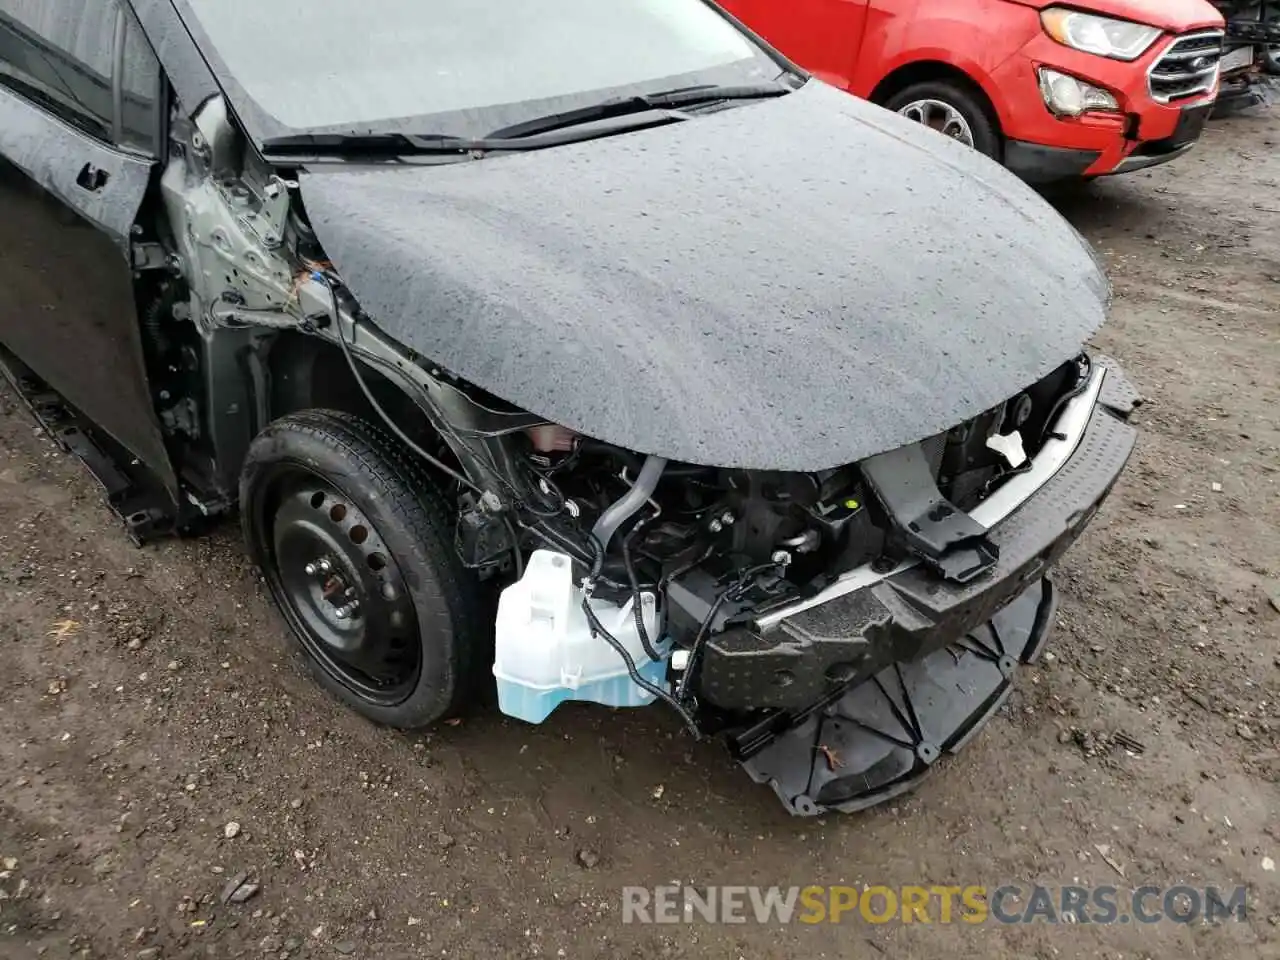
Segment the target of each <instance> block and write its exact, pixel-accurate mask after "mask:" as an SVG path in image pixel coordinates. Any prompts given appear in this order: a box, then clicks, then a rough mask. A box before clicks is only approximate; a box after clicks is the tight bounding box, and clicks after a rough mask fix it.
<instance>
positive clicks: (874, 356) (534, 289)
mask: <svg viewBox="0 0 1280 960" xmlns="http://www.w3.org/2000/svg"><path fill="white" fill-rule="evenodd" d="M300 184H301V193H302V198H303V202H304V203H305V205H306V208H307V212H308V216H309V217H310V219H311V221H312V225H313V227H314V229H315V231H316V233H317V235H318V237H319V239H320V241H321V243H322V244H323V245H324V248H325V252H326V255H327V256H328V257H329V259H330V260H331V261H332V262H333V263H334V265H335V267H336V268H337V270H338V272H339V274H340V275H341V276H342V278H343V281H344V283H345V284H346V285H347V286H348V287H349V289H350V290H351V291H352V293H353V294H354V295H355V296H356V297H357V298H358V299H359V301H360V303H361V306H362V307H363V309H364V310H365V311H367V312H368V313H370V314H371V315H372V316H373V318H374V319H375V320H376V322H377V323H378V325H379V326H380V327H381V328H382V329H383V330H385V331H386V332H387V333H389V334H391V335H392V336H393V337H395V338H397V339H399V340H400V341H401V342H402V343H404V344H405V345H406V346H407V347H410V348H412V349H413V350H415V351H418V352H419V353H421V354H422V355H424V356H426V357H427V358H429V359H430V360H431V361H432V362H434V363H437V364H440V365H441V366H443V367H446V368H448V369H449V370H450V371H451V372H452V373H454V374H456V375H458V376H460V377H463V378H465V379H467V380H469V381H471V382H472V383H475V384H476V385H477V386H479V387H482V388H483V389H485V390H487V391H489V392H490V393H492V394H495V395H496V396H498V397H501V398H502V399H504V400H506V401H508V402H509V403H512V404H514V405H516V406H519V407H521V408H523V409H526V410H528V411H530V412H532V413H535V414H537V415H539V416H542V417H545V418H547V419H548V420H551V421H554V422H557V423H561V424H564V425H565V426H568V427H570V428H572V429H574V430H576V431H579V432H580V433H582V434H585V435H588V436H592V437H594V438H596V439H599V440H604V441H607V442H609V443H613V444H616V445H618V446H622V447H626V448H629V449H631V450H634V451H637V452H640V453H645V454H657V455H661V456H665V457H668V458H671V459H674V460H682V461H687V462H690V463H696V464H706V465H712V466H724V467H742V468H750V469H762V470H819V469H826V468H829V467H834V466H838V465H841V464H845V463H851V462H854V461H857V460H861V459H863V458H865V457H867V456H870V455H873V454H876V453H881V452H884V451H887V450H892V449H896V448H897V447H900V446H903V445H905V444H908V443H912V442H914V441H917V440H920V439H923V438H924V437H927V436H931V435H933V434H936V433H939V432H941V431H943V430H946V429H949V428H950V427H952V426H955V425H956V424H958V423H960V422H962V421H964V420H966V419H968V418H970V417H973V416H976V415H977V414H979V413H981V412H983V411H984V410H988V409H990V408H991V407H993V406H995V405H997V404H999V403H1001V402H1003V401H1004V400H1006V399H1008V398H1009V397H1011V396H1013V395H1015V394H1016V393H1018V392H1019V391H1020V390H1022V389H1024V388H1025V387H1028V386H1030V385H1031V384H1032V383H1034V382H1035V381H1037V380H1038V379H1039V378H1041V377H1043V376H1045V375H1047V374H1048V373H1049V372H1050V371H1052V370H1053V369H1054V368H1055V367H1057V366H1058V365H1060V364H1061V363H1063V362H1064V361H1065V360H1067V359H1069V358H1070V357H1072V356H1073V355H1075V354H1076V353H1078V352H1079V351H1080V350H1081V348H1082V345H1083V344H1084V342H1085V340H1086V339H1087V338H1088V337H1089V336H1090V335H1091V334H1092V333H1093V332H1094V331H1095V330H1096V329H1097V328H1098V327H1099V326H1100V325H1101V323H1102V321H1103V315H1104V311H1105V308H1106V303H1107V300H1108V297H1109V287H1108V285H1107V282H1106V280H1105V278H1104V276H1103V275H1102V273H1101V272H1100V270H1099V267H1098V264H1097V261H1096V259H1095V257H1094V255H1093V253H1092V250H1091V248H1089V246H1088V244H1087V243H1086V242H1085V241H1084V239H1083V238H1082V237H1081V236H1080V235H1079V234H1078V233H1077V232H1076V231H1075V230H1074V229H1073V228H1072V227H1071V226H1069V225H1068V224H1067V223H1066V221H1064V220H1063V219H1062V218H1061V217H1060V216H1059V215H1058V214H1057V213H1056V212H1055V211H1054V210H1053V209H1052V208H1051V207H1049V206H1048V205H1047V204H1046V203H1045V202H1044V201H1043V200H1042V199H1041V198H1040V197H1039V196H1037V195H1036V194H1035V193H1033V192H1032V191H1031V190H1030V189H1029V188H1027V187H1026V186H1025V185H1023V184H1022V183H1021V181H1019V180H1017V179H1016V178H1014V177H1013V176H1012V175H1010V174H1008V173H1007V172H1006V171H1005V170H1003V169H1002V168H1001V167H999V166H998V165H996V164H995V163H992V162H991V161H989V160H987V159H986V158H985V157H982V156H980V155H979V154H977V153H976V152H974V151H972V150H969V149H967V148H965V147H962V146H960V145H959V144H957V143H955V142H954V141H951V140H949V139H946V138H944V137H942V136H940V135H938V134H937V133H936V132H933V131H931V130H928V129H925V128H923V127H920V126H918V125H916V124H914V123H911V122H909V121H907V120H904V119H902V118H900V117H898V116H897V115H895V114H891V113H889V112H887V111H884V110H881V109H880V108H878V107H873V106H871V105H869V104H867V103H865V102H863V101H860V100H857V99H855V98H854V97H851V96H848V95H847V94H844V93H841V92H839V91H837V90H835V89H834V88H830V87H826V86H824V85H822V84H820V83H818V82H817V81H810V82H809V83H808V84H806V86H805V87H804V88H803V89H801V90H800V91H798V92H796V93H794V94H791V95H788V96H785V97H782V98H779V99H775V100H769V101H763V102H758V103H751V104H747V105H743V106H738V107H735V108H734V109H729V110H724V111H722V112H720V113H716V114H713V115H710V116H703V117H700V118H696V119H693V120H689V121H687V122H683V123H675V124H671V125H668V126H663V127H658V128H651V129H648V130H643V131H637V132H632V133H626V134H619V135H616V136H611V137H608V138H605V139H599V140H593V141H587V142H582V143H576V144H572V145H568V146H561V147H556V148H552V149H547V150H542V151H535V152H529V153H522V154H513V155H506V156H501V157H491V158H489V159H485V160H481V161H476V162H463V163H458V164H453V165H447V166H443V167H442V166H410V165H405V166H398V167H394V168H390V167H379V168H370V167H361V168H358V169H350V168H345V169H340V170H338V171H336V172H330V171H323V172H305V173H303V175H302V176H301V179H300Z"/></svg>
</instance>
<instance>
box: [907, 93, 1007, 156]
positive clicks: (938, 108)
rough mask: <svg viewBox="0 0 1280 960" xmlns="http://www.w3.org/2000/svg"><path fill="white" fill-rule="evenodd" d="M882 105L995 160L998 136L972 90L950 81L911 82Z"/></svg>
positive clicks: (998, 147)
mask: <svg viewBox="0 0 1280 960" xmlns="http://www.w3.org/2000/svg"><path fill="white" fill-rule="evenodd" d="M884 106H885V108H886V109H888V110H892V111H894V112H895V113H899V114H901V115H902V116H904V117H906V118H907V119H909V120H914V121H916V122H917V123H919V124H922V125H924V126H926V127H930V128H931V129H934V130H937V131H938V132H939V133H941V134H942V135H943V136H947V137H950V138H951V139H952V140H955V141H956V142H958V143H963V144H964V145H965V146H966V147H973V149H975V150H977V151H978V152H979V153H984V154H986V155H987V156H988V157H992V158H994V159H996V160H998V159H1000V135H999V133H998V132H997V131H996V125H995V123H994V122H993V121H992V119H991V117H990V116H989V115H988V113H987V111H986V109H985V108H984V107H983V105H982V103H981V102H979V100H978V98H977V97H976V96H975V95H974V94H973V92H972V91H970V90H968V89H966V88H965V87H964V86H962V85H961V84H958V83H953V82H951V81H949V80H929V81H926V82H924V83H913V84H912V85H911V86H909V87H907V88H906V89H904V90H899V91H898V92H897V93H895V94H894V95H893V96H891V97H889V98H888V99H887V100H886V101H885V102H884Z"/></svg>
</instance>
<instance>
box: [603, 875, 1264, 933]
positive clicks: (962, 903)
mask: <svg viewBox="0 0 1280 960" xmlns="http://www.w3.org/2000/svg"><path fill="white" fill-rule="evenodd" d="M1246 917H1247V891H1246V889H1245V888H1244V887H1234V888H1231V889H1226V890H1222V889H1219V888H1217V887H1191V886H1185V885H1177V886H1170V887H1158V886H1141V887H1136V888H1133V889H1130V890H1122V889H1120V888H1119V887H1113V886H1097V887H1083V886H1059V887H1049V886H1040V885H1029V884H1027V885H1019V884H1004V885H1002V886H998V887H987V886H980V885H972V886H951V885H929V886H900V887H887V886H869V887H852V886H807V887H778V886H774V887H759V886H711V887H692V886H674V885H672V886H659V887H624V888H623V889H622V922H623V923H640V924H646V923H664V924H676V923H759V924H770V923H773V924H789V923H806V924H819V923H845V922H861V923H874V924H883V923H940V924H949V923H964V924H982V923H993V922H994V923H1006V924H1015V923H1095V924H1112V923H1148V924H1149V923H1191V922H1194V921H1201V920H1203V921H1208V922H1217V921H1224V920H1237V921H1242V920H1245V919H1246Z"/></svg>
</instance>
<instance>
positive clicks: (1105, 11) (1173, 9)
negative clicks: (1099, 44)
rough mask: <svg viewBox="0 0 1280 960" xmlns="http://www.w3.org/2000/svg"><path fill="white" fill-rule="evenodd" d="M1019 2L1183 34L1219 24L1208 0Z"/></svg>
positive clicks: (1026, 0)
mask: <svg viewBox="0 0 1280 960" xmlns="http://www.w3.org/2000/svg"><path fill="white" fill-rule="evenodd" d="M1018 2H1019V3H1021V4H1023V5H1025V6H1028V7H1034V8H1035V9H1036V10H1044V9H1046V8H1048V7H1062V6H1066V7H1074V8H1075V9H1077V10H1083V11H1084V12H1085V13H1097V14H1101V15H1102V16H1105V17H1118V18H1119V19H1121V20H1132V21H1133V22H1134V23H1145V24H1149V25H1150V26H1153V27H1159V28H1160V29H1162V30H1170V31H1172V32H1174V33H1182V32H1184V31H1186V30H1195V29H1199V28H1201V27H1220V26H1222V14H1220V13H1219V12H1218V11H1217V9H1216V8H1215V7H1214V6H1213V4H1211V3H1209V2H1208V0H1089V2H1088V3H1078V2H1077V3H1070V2H1064V0H1018Z"/></svg>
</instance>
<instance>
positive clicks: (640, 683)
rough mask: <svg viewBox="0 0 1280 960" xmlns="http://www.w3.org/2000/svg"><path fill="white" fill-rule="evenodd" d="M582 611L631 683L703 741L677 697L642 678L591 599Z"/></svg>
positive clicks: (690, 716)
mask: <svg viewBox="0 0 1280 960" xmlns="http://www.w3.org/2000/svg"><path fill="white" fill-rule="evenodd" d="M582 611H583V613H585V614H586V615H587V622H588V623H590V624H591V629H592V631H593V632H595V633H597V634H599V635H600V636H602V637H604V639H605V642H607V643H608V644H609V646H611V647H613V649H614V650H615V651H617V653H618V656H620V657H622V662H623V663H624V664H626V667H627V673H628V674H630V676H631V682H632V683H634V684H635V685H636V686H637V687H640V689H642V690H646V691H648V692H649V693H651V694H653V695H654V696H655V697H657V698H658V699H659V700H661V701H662V702H663V703H665V704H666V705H667V706H669V707H670V708H671V709H672V710H674V711H675V712H676V713H678V714H679V715H680V719H681V720H683V721H684V725H685V726H686V727H688V728H689V732H690V733H691V734H692V735H693V739H695V740H701V739H702V731H701V730H700V729H699V728H698V724H697V722H696V721H695V720H694V719H693V716H692V715H691V714H690V713H689V711H688V710H686V709H685V708H684V706H683V705H682V704H681V703H680V702H679V701H678V700H676V698H675V697H673V696H671V694H669V693H667V691H665V690H663V689H662V688H661V687H659V686H658V685H657V684H654V683H650V682H649V681H648V680H646V679H645V678H644V677H642V676H640V671H639V670H637V669H636V662H635V661H634V660H632V659H631V654H629V653H627V648H626V647H624V646H623V645H622V643H621V641H619V640H618V638H617V637H615V636H614V635H613V634H611V633H610V632H609V631H608V630H607V629H605V626H604V624H602V623H601V622H600V619H599V618H598V617H597V616H596V612H595V611H594V610H592V609H591V599H590V598H589V597H585V596H584V597H583V598H582Z"/></svg>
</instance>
